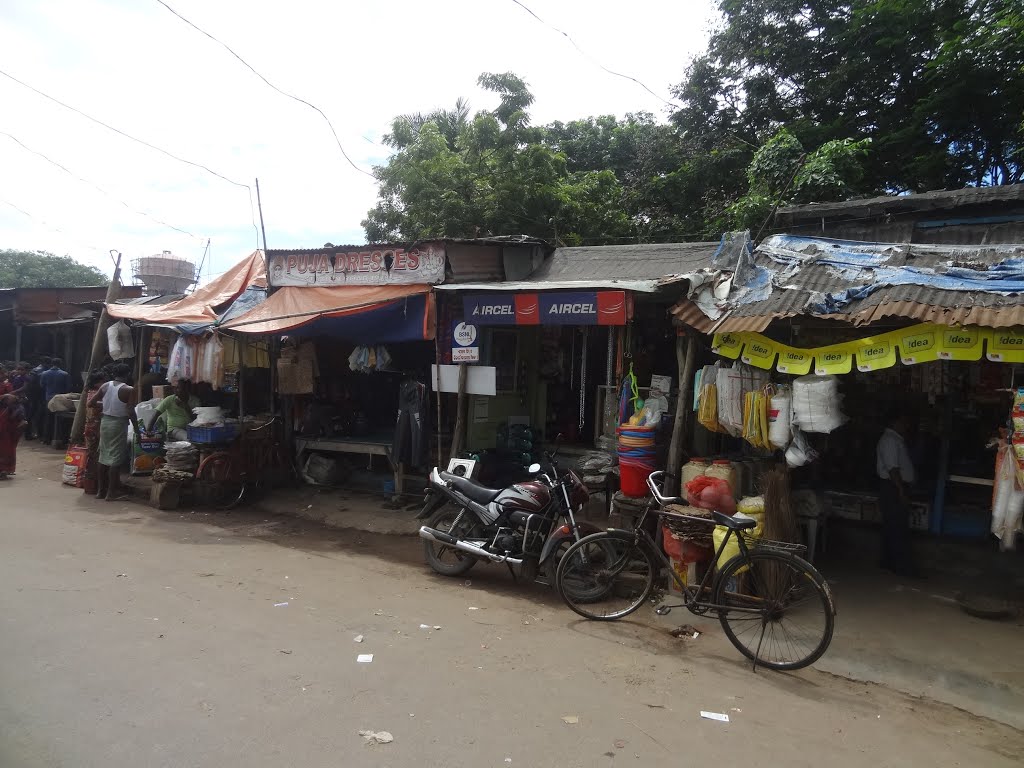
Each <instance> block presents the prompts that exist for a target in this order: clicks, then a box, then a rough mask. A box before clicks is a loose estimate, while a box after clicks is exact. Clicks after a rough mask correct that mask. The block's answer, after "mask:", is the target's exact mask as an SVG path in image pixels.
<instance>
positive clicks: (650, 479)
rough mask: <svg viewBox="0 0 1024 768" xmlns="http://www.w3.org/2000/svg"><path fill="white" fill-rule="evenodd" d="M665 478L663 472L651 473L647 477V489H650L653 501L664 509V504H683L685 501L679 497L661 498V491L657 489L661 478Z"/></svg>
mask: <svg viewBox="0 0 1024 768" xmlns="http://www.w3.org/2000/svg"><path fill="white" fill-rule="evenodd" d="M664 476H665V472H664V470H662V471H659V472H651V474H650V475H648V476H647V487H648V488H650V489H651V494H652V495H653V496H654V500H655V501H657V502H658V504H659V506H662V507H664V506H665V505H666V504H685V503H686V500H685V499H683V498H682V497H680V496H662V495H661V490H660V489H659V488H658V483H659V482H661V478H663V477H664Z"/></svg>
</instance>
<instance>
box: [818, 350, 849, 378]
mask: <svg viewBox="0 0 1024 768" xmlns="http://www.w3.org/2000/svg"><path fill="white" fill-rule="evenodd" d="M850 347H851V345H850V344H836V345H834V346H831V347H822V348H820V349H816V350H814V372H815V373H816V374H818V375H819V376H827V375H830V374H840V373H849V372H850V371H851V370H853V350H852V349H851V348H850Z"/></svg>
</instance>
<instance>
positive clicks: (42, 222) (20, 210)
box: [0, 198, 100, 251]
mask: <svg viewBox="0 0 1024 768" xmlns="http://www.w3.org/2000/svg"><path fill="white" fill-rule="evenodd" d="M0 203H3V204H4V205H6V206H8V207H9V208H13V209H14V210H16V211H17V212H18V213H20V214H21V215H22V216H24V217H26V218H28V219H32V221H34V222H37V223H38V224H39V225H40V226H42V227H43V228H44V229H49V230H51V231H52V232H59V233H60V234H62V235H65V236H67V237H75V235H72V234H71V233H70V232H67V231H65V230H63V229H61V228H60V227H58V226H57V225H56V224H50V223H49V222H47V221H45V220H43V219H40V218H39V217H38V216H33V215H32V214H31V213H29V212H28V211H26V210H25V209H24V208H19V207H18V206H16V205H15V204H14V203H12V202H11V201H10V200H4V199H3V198H0ZM82 247H83V248H86V249H87V250H90V251H99V250H100V249H99V248H97V247H96V246H95V245H83V246H82Z"/></svg>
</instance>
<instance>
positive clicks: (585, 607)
mask: <svg viewBox="0 0 1024 768" xmlns="http://www.w3.org/2000/svg"><path fill="white" fill-rule="evenodd" d="M657 573H658V565H657V562H656V561H655V559H654V557H653V556H652V555H651V554H650V552H648V550H647V549H646V548H645V547H643V546H641V545H640V544H639V543H638V542H637V541H636V540H635V539H634V538H633V537H632V536H628V537H625V536H623V537H620V536H616V535H614V534H611V533H608V532H600V533H594V534H591V535H590V536H587V537H586V538H583V539H580V540H579V541H577V542H576V543H575V544H573V545H572V546H571V547H569V549H568V550H566V552H565V554H564V555H562V559H561V560H560V561H559V563H558V570H557V571H556V573H555V588H556V589H557V590H558V594H559V595H561V597H562V599H563V600H564V601H565V604H566V605H568V606H569V607H570V608H571V609H572V610H574V611H575V612H576V613H578V614H579V615H580V616H583V617H584V618H587V619H594V620H596V621H613V620H614V619H621V618H622V617H623V616H628V615H629V614H631V613H633V611H635V610H636V609H637V608H639V607H640V606H641V605H643V603H644V601H645V600H647V598H648V597H650V595H651V592H652V590H653V589H654V584H655V579H656V576H657Z"/></svg>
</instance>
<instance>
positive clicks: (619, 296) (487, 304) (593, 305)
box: [463, 291, 629, 325]
mask: <svg viewBox="0 0 1024 768" xmlns="http://www.w3.org/2000/svg"><path fill="white" fill-rule="evenodd" d="M463 311H464V313H465V318H466V322H467V323H474V324H476V325H625V324H626V320H627V319H628V318H629V311H628V297H627V295H626V292H625V291H552V292H550V293H488V294H482V295H476V296H466V297H464V298H463Z"/></svg>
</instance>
